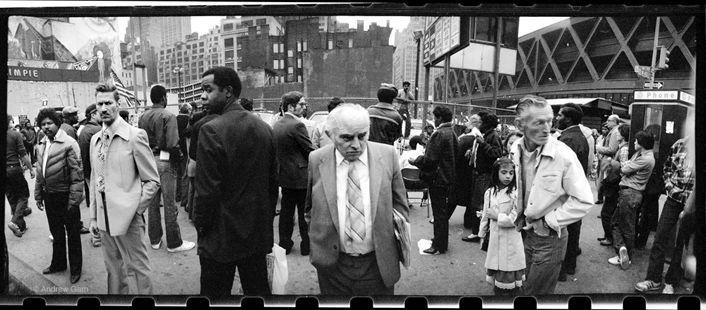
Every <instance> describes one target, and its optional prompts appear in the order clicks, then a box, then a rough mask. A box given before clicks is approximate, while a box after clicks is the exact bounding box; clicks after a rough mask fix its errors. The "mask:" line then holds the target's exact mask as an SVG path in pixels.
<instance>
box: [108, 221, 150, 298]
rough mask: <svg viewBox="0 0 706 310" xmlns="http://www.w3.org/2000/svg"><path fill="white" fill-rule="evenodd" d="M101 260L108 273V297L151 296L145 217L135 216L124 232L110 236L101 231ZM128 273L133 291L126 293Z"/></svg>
mask: <svg viewBox="0 0 706 310" xmlns="http://www.w3.org/2000/svg"><path fill="white" fill-rule="evenodd" d="M100 233H101V243H102V246H101V248H102V249H103V261H104V262H105V268H106V270H107V271H108V294H121V295H126V294H138V295H151V294H152V269H151V268H150V259H149V257H148V256H147V244H145V240H144V237H145V217H144V216H143V215H142V214H135V216H134V217H133V218H132V222H130V227H129V228H128V229H127V232H126V233H125V234H124V235H121V236H111V235H110V234H109V233H108V232H106V231H103V230H101V232H100ZM128 274H134V275H135V279H136V280H137V292H130V289H129V287H128V282H127V281H128Z"/></svg>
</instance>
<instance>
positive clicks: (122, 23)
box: [118, 16, 567, 45]
mask: <svg viewBox="0 0 706 310" xmlns="http://www.w3.org/2000/svg"><path fill="white" fill-rule="evenodd" d="M223 18H225V16H192V17H191V31H192V32H198V33H199V35H202V34H205V33H207V32H208V30H209V29H211V28H213V27H214V26H215V25H220V24H221V19H223ZM566 18H567V17H520V26H519V29H518V30H519V31H518V36H523V35H525V34H527V33H530V32H533V31H535V30H537V29H541V28H544V27H546V26H549V25H551V24H554V23H556V22H559V21H562V20H564V19H566ZM337 19H338V21H339V22H341V23H347V24H348V25H349V26H350V27H352V28H355V27H356V25H357V21H358V20H364V21H365V29H366V30H367V29H368V26H370V23H372V22H376V23H377V24H378V25H380V26H385V25H387V21H388V20H389V21H390V27H392V28H393V31H392V35H391V36H390V44H391V45H393V44H394V42H395V41H394V34H395V30H400V31H402V30H403V29H404V28H405V27H407V24H409V16H338V18H337ZM128 20H129V18H128V17H118V22H119V25H118V31H119V32H120V40H123V39H124V38H125V28H126V27H127V23H128Z"/></svg>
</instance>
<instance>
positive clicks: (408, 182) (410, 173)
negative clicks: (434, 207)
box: [402, 168, 431, 218]
mask: <svg viewBox="0 0 706 310" xmlns="http://www.w3.org/2000/svg"><path fill="white" fill-rule="evenodd" d="M421 176H422V173H421V171H419V169H414V168H403V169H402V179H403V180H404V186H405V188H406V190H407V193H409V192H422V193H423V196H422V199H421V202H420V203H419V206H420V207H422V208H424V207H427V218H429V216H430V211H429V209H431V208H429V204H428V202H427V200H428V197H429V192H428V190H429V187H428V186H427V185H426V183H424V181H422V180H421ZM424 197H427V198H424ZM407 201H409V195H407Z"/></svg>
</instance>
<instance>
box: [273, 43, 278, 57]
mask: <svg viewBox="0 0 706 310" xmlns="http://www.w3.org/2000/svg"><path fill="white" fill-rule="evenodd" d="M272 51H273V52H274V53H275V54H277V53H279V44H277V43H275V44H272Z"/></svg>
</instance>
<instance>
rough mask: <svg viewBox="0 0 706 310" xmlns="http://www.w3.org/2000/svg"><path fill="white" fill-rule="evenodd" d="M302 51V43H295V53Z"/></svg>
mask: <svg viewBox="0 0 706 310" xmlns="http://www.w3.org/2000/svg"><path fill="white" fill-rule="evenodd" d="M301 51H302V42H297V52H301Z"/></svg>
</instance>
